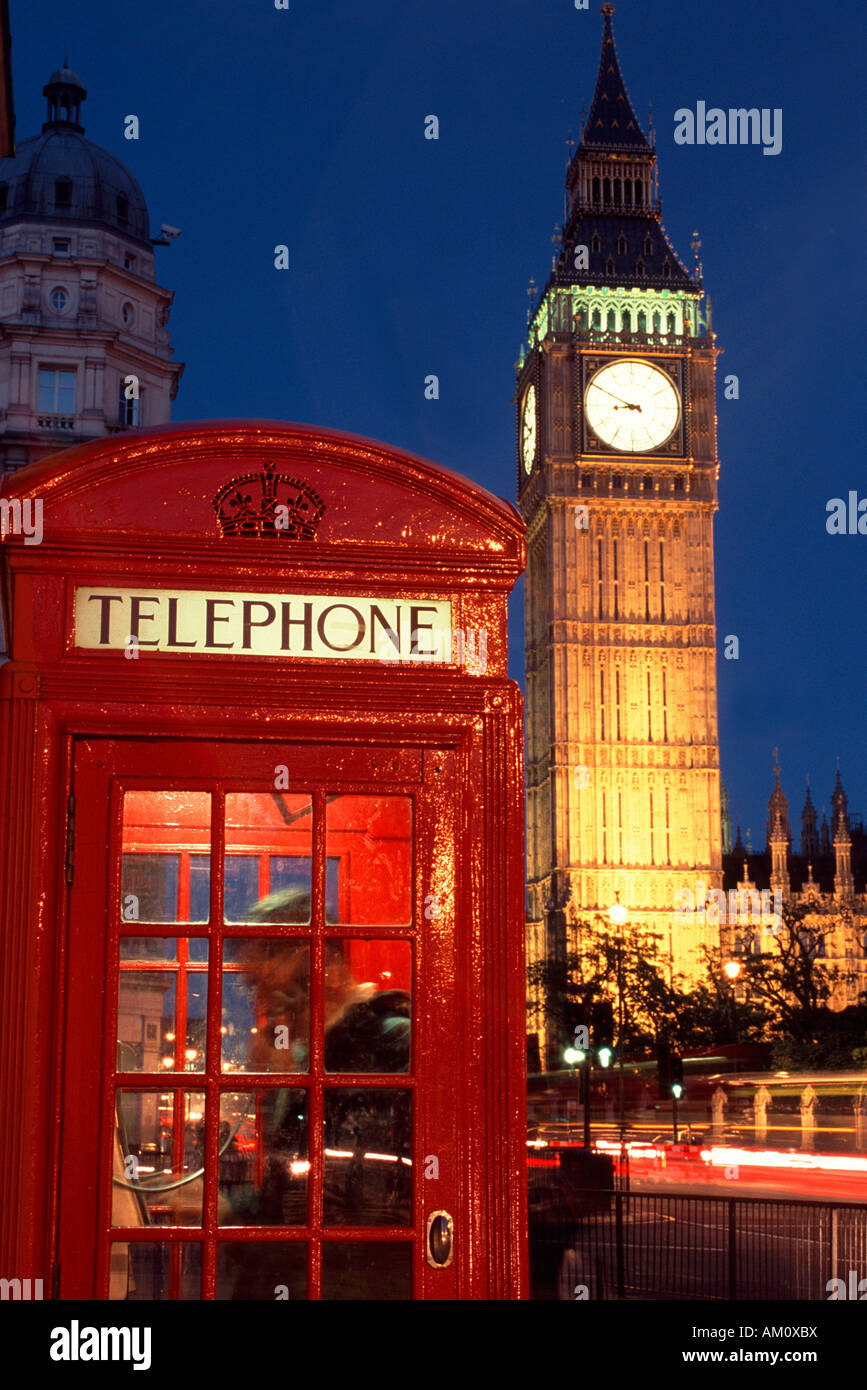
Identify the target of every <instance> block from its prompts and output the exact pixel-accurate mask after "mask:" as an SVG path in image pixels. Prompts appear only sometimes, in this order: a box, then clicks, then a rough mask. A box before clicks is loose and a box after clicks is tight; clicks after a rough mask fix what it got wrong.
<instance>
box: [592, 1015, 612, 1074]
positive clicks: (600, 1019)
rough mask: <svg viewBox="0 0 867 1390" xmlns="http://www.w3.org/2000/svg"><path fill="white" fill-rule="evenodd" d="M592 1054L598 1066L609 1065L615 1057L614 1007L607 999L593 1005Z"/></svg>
mask: <svg viewBox="0 0 867 1390" xmlns="http://www.w3.org/2000/svg"><path fill="white" fill-rule="evenodd" d="M591 1037H592V1042H593V1055H594V1058H595V1060H596V1062H597V1064H598V1065H599V1066H600V1067H603V1068H605V1067H610V1066H611V1065H612V1063H613V1062H614V1059H615V1055H616V1053H615V1047H614V1008H613V1005H612V1004H610V1003H609V1002H608V1000H602V1002H601V1003H599V1004H594V1005H593V1015H592V1021H591Z"/></svg>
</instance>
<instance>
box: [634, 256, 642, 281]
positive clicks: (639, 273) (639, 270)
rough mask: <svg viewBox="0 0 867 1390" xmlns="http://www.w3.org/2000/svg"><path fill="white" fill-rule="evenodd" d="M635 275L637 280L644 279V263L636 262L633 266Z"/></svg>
mask: <svg viewBox="0 0 867 1390" xmlns="http://www.w3.org/2000/svg"><path fill="white" fill-rule="evenodd" d="M635 273H636V275H637V276H638V278H639V280H643V279H644V261H638V262H637V264H636V266H635Z"/></svg>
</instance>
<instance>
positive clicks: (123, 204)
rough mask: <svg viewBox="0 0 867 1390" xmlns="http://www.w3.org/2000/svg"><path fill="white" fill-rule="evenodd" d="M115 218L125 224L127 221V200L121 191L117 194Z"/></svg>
mask: <svg viewBox="0 0 867 1390" xmlns="http://www.w3.org/2000/svg"><path fill="white" fill-rule="evenodd" d="M117 220H118V222H121V223H122V224H123V225H124V226H126V224H127V222H128V221H129V201H128V200H127V199H126V198H125V197H124V195H123V194H122V193H118V195H117Z"/></svg>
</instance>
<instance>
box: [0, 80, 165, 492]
mask: <svg viewBox="0 0 867 1390" xmlns="http://www.w3.org/2000/svg"><path fill="white" fill-rule="evenodd" d="M43 92H44V95H45V97H46V99H47V103H48V110H47V119H46V121H45V124H44V125H43V127H42V133H41V134H40V135H36V136H33V137H31V138H30V139H27V140H22V141H21V142H20V143H19V144H18V146H17V149H16V153H15V156H14V158H7V159H0V474H2V473H4V472H8V471H12V470H15V469H18V468H21V467H23V466H24V465H25V464H27V463H30V462H32V461H33V460H35V459H39V458H42V457H44V456H45V455H47V454H51V453H55V452H56V451H57V450H58V449H63V448H66V447H67V446H71V445H73V444H80V443H83V442H85V441H86V440H90V439H100V438H104V437H105V436H106V435H109V434H112V433H115V432H118V431H121V430H129V429H134V428H136V427H137V426H141V425H162V424H168V423H169V421H170V418H171V402H172V401H173V400H174V398H175V395H176V394H177V388H178V381H179V379H180V376H181V373H182V371H183V364H182V363H180V362H175V361H174V359H173V354H172V344H171V338H170V335H169V331H168V329H167V327H166V324H167V321H168V316H169V310H170V307H171V303H172V299H173V294H172V292H171V291H169V290H166V289H164V288H163V287H162V286H161V285H158V284H157V282H156V272H155V268H154V251H153V248H154V245H165V244H167V240H168V238H167V237H166V236H165V235H163V236H162V237H157V238H152V237H151V235H150V226H149V218H148V210H147V204H146V202H145V199H144V194H143V193H142V191H141V189H140V188H139V185H138V184H137V183H136V180H135V179H134V178H133V176H132V174H131V173H130V171H129V170H128V169H127V168H126V166H125V165H124V164H122V163H121V161H120V160H119V159H117V158H116V156H115V155H113V154H111V153H110V152H109V151H108V150H104V149H102V147H101V146H99V145H96V144H94V142H93V141H92V140H88V139H87V138H86V137H85V134H84V126H83V125H82V123H81V107H82V103H83V101H84V99H85V97H86V96H87V92H86V90H85V88H84V85H83V83H82V81H81V79H80V78H79V77H78V76H77V75H76V73H74V72H73V71H72V70H71V69H70V68H69V67H67V66H64V67H62V68H59V69H58V71H57V72H55V73H53V74H52V76H51V78H50V80H49V81H48V82H47V83H46V85H45V87H44V88H43Z"/></svg>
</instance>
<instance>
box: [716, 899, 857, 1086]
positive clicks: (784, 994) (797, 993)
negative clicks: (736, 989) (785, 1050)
mask: <svg viewBox="0 0 867 1390" xmlns="http://www.w3.org/2000/svg"><path fill="white" fill-rule="evenodd" d="M849 929H851V914H850V913H849V912H848V911H847V910H846V909H843V908H841V909H840V910H839V911H837V912H834V913H818V912H817V910H816V906H815V905H814V904H812V903H794V902H788V903H784V905H783V908H782V912H781V913H780V914H778V916H777V918H776V924H775V927H774V928H772V931H771V933H770V934H767V933H766V934H764V935H763V936H762V937H761V938H759V940H761V941H767V940H768V935H770V942H769V944H768V946H767V948H766V949H765V950H762V951H757V952H756V951H754V952H752V953H748V954H745V955H743V956H741V957H740V960H741V965H742V975H741V980H742V981H743V985H744V990H745V993H746V995H747V998H748V999H750V1000H751V1001H752V1002H754V1003H758V1004H760V1005H761V1006H762V1008H763V1009H764V1011H765V1014H766V1025H765V1036H766V1038H767V1040H768V1041H770V1042H777V1043H779V1042H787V1043H791V1044H795V1045H796V1046H799V1045H800V1046H806V1047H812V1048H815V1047H816V1046H817V1045H818V1044H819V1043H820V1041H821V1040H822V1039H823V1038H824V1037H825V1036H826V1035H827V1033H828V1031H829V1024H831V1026H832V1027H833V1023H832V1020H833V1018H834V1017H835V1014H838V1013H839V1011H835V1010H833V1009H832V1008H831V1001H832V1000H833V999H834V998H835V996H836V997H839V996H840V994H841V993H842V992H843V990H844V989H845V987H846V986H847V985H848V984H850V983H851V982H852V981H853V980H855V979H856V978H857V974H856V972H855V971H854V970H853V969H852V968H851V967H849V966H846V965H841V964H837V963H836V962H835V961H834V960H833V959H832V958H830V957H829V956H828V955H826V950H827V946H828V944H829V942H828V938H829V937H831V936H832V934H833V933H835V932H837V931H840V934H841V935H842V937H843V939H845V937H846V935H847V934H848V931H849ZM814 1065H815V1063H814Z"/></svg>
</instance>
